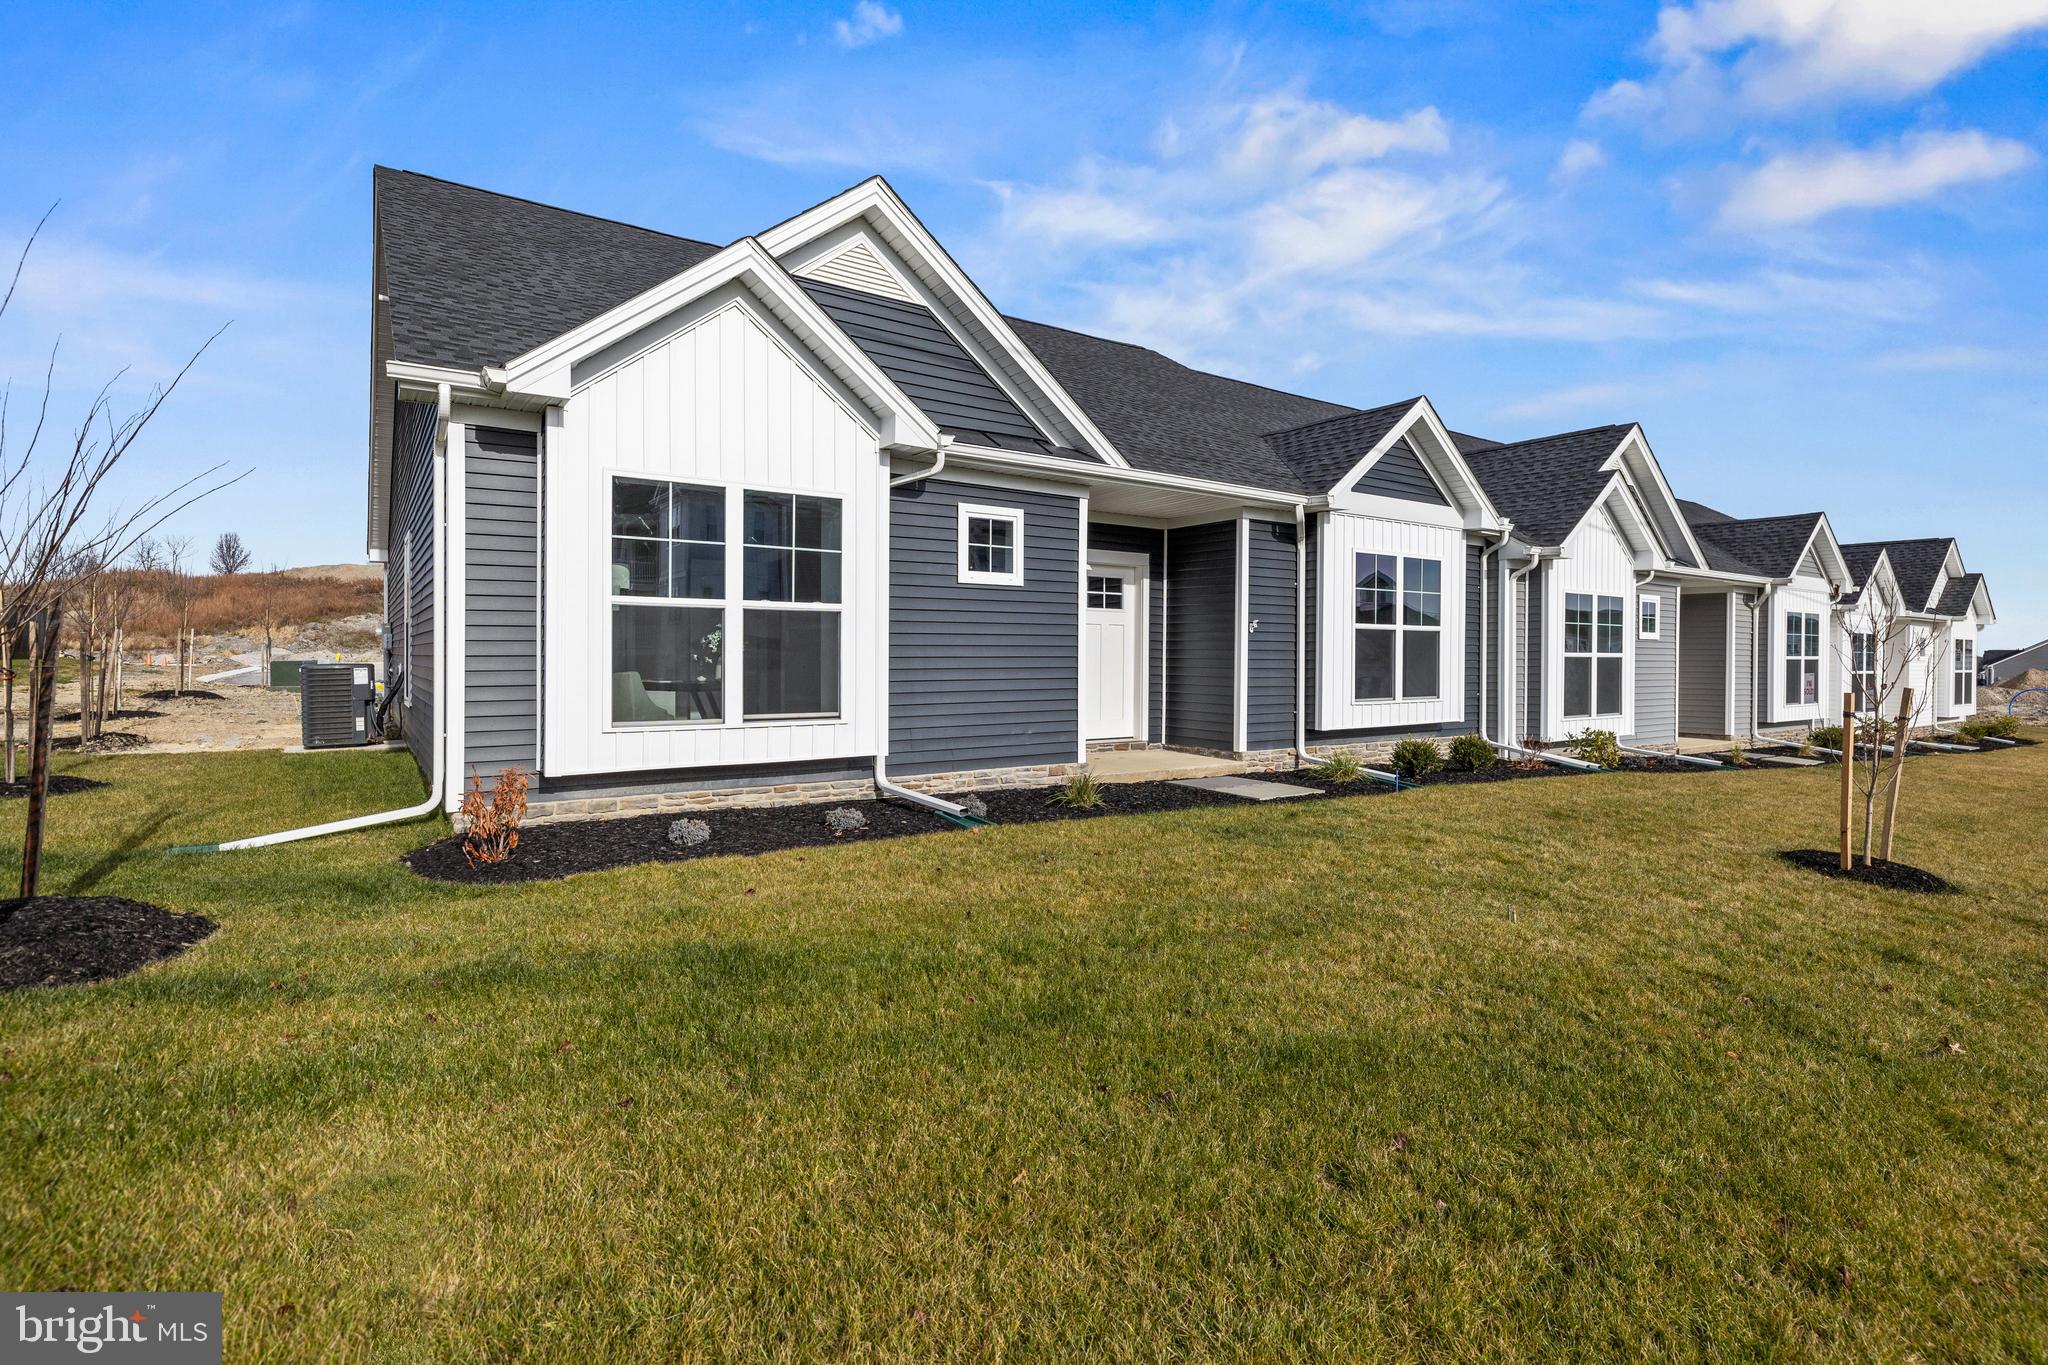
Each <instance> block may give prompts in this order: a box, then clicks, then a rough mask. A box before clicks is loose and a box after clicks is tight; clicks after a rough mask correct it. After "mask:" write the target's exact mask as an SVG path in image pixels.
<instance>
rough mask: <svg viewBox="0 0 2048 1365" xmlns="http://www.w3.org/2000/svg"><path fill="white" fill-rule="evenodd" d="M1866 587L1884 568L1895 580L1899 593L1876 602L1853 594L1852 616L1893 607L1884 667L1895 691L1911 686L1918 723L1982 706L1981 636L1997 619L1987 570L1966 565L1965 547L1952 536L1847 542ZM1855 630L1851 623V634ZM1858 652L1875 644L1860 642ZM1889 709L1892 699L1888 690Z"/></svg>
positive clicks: (1868, 624)
mask: <svg viewBox="0 0 2048 1365" xmlns="http://www.w3.org/2000/svg"><path fill="white" fill-rule="evenodd" d="M1842 549H1843V552H1844V554H1845V555H1846V556H1847V558H1848V559H1849V562H1850V564H1851V566H1852V569H1854V570H1855V572H1856V575H1857V580H1856V584H1855V586H1856V588H1857V589H1858V590H1859V592H1860V591H1861V590H1863V589H1864V588H1865V585H1866V584H1867V583H1868V582H1869V581H1870V579H1871V577H1872V576H1874V575H1876V574H1877V573H1878V572H1879V571H1880V570H1881V571H1882V572H1883V574H1884V575H1885V576H1886V577H1888V578H1889V580H1890V581H1891V583H1892V584H1894V585H1895V591H1896V594H1897V596H1896V599H1895V601H1894V600H1893V599H1887V601H1886V603H1885V609H1883V610H1881V609H1879V608H1878V607H1877V606H1876V605H1875V604H1873V603H1871V602H1865V601H1863V600H1862V599H1861V598H1860V597H1858V598H1856V599H1852V600H1851V602H1850V603H1849V608H1848V609H1849V611H1850V614H1851V616H1852V617H1854V618H1855V619H1857V620H1860V621H1862V622H1863V623H1864V627H1865V633H1866V634H1867V633H1868V632H1869V631H1870V630H1871V628H1872V624H1873V622H1874V623H1875V624H1878V625H1881V624H1882V621H1883V619H1884V615H1885V614H1886V611H1887V610H1888V611H1889V612H1890V614H1891V615H1892V617H1893V620H1894V622H1895V625H1894V630H1893V635H1894V637H1895V643H1894V644H1893V645H1892V646H1891V648H1892V649H1893V650H1895V651H1896V654H1885V655H1884V656H1883V660H1882V661H1883V662H1884V664H1885V668H1884V672H1885V674H1886V676H1887V677H1888V678H1889V679H1891V691H1892V693H1893V694H1896V692H1897V690H1898V689H1900V688H1905V687H1911V688H1912V689H1913V695H1914V698H1915V702H1914V708H1913V713H1914V721H1915V724H1916V725H1919V726H1923V727H1924V726H1931V725H1940V724H1945V723H1947V722H1950V721H1955V720H1960V719H1962V718H1964V717H1965V716H1968V715H1970V714H1971V713H1972V712H1974V711H1975V710H1976V709H1977V637H1978V636H1979V635H1980V634H1981V633H1982V632H1983V630H1984V627H1985V626H1987V625H1989V624H1991V623H1992V622H1993V621H1996V620H1997V619H1998V617H1997V613H1996V611H1995V610H1994V609H1993V608H1992V605H1991V593H1990V590H1989V588H1988V587H1986V585H1985V582H1984V576H1983V575H1982V574H1977V573H1970V572H1968V571H1967V570H1966V569H1965V568H1964V566H1963V557H1962V551H1961V549H1960V548H1959V547H1958V546H1957V544H1956V542H1955V540H1954V539H1953V538H1952V537H1947V536H1937V537H1932V538H1928V539H1921V540H1884V541H1863V542H1858V543H1856V544H1852V545H1845V546H1843V547H1842ZM1853 633H1854V632H1853V631H1852V634H1853ZM1857 648H1858V650H1859V651H1862V653H1861V654H1859V657H1863V656H1864V655H1866V654H1868V653H1869V651H1871V650H1872V649H1874V648H1876V646H1874V645H1873V644H1870V643H1861V644H1858V645H1857ZM1885 701H1886V709H1887V710H1889V709H1890V708H1891V707H1892V706H1893V705H1895V700H1894V696H1887V697H1886V699H1885Z"/></svg>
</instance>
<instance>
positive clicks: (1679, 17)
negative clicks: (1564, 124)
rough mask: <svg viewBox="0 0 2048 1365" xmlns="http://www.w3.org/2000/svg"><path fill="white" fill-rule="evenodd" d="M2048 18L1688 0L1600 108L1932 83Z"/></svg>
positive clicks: (1861, 0)
mask: <svg viewBox="0 0 2048 1365" xmlns="http://www.w3.org/2000/svg"><path fill="white" fill-rule="evenodd" d="M2044 27H2048V0H1953V2H1951V3H1939V2H1938V0H1693V2H1692V3H1677V4H1667V5H1665V6H1664V7H1663V8H1662V9H1660V10H1659V11H1658V14H1657V29H1656V34H1655V36H1654V37H1653V38H1652V39H1651V41H1650V43H1649V55H1650V56H1651V58H1652V60H1653V61H1654V62H1655V64H1656V70H1655V71H1654V72H1653V73H1652V74H1651V75H1649V76H1647V77H1645V78H1643V79H1641V80H1623V81H1618V82H1616V83H1615V84H1613V85H1612V86H1609V87H1608V88H1607V89H1606V90H1604V91H1602V92H1601V93H1600V94H1598V95H1596V96H1595V97H1594V99H1593V100H1592V101H1591V103H1590V104H1589V105H1588V112H1589V113H1592V114H1595V115H1615V116H1623V117H1629V118H1654V119H1663V120H1667V121H1669V122H1671V123H1673V124H1674V125H1676V126H1679V127H1685V126H1690V125H1697V124H1699V123H1700V122H1701V121H1702V120H1704V119H1706V118H1708V117H1710V116H1712V114H1713V113H1714V111H1716V110H1718V109H1721V108H1724V107H1726V106H1727V105H1728V104H1730V103H1731V102H1732V103H1735V104H1739V105H1744V106H1748V107H1751V108H1759V109H1772V110H1784V109H1791V108H1795V107H1798V106H1802V105H1809V104H1814V103H1817V102H1822V101H1827V100H1831V99H1841V98H1850V97H1860V98H1880V99H1898V98H1903V97H1908V96H1913V95H1918V94H1921V93H1924V92H1925V91H1928V90H1931V89H1933V88H1934V87H1936V86H1937V85H1940V84H1941V83H1942V82H1943V81H1945V80H1947V79H1948V78H1949V77H1951V76H1953V75H1955V74H1956V73H1957V72H1959V71H1963V70H1966V69H1967V68H1969V67H1971V66H1974V65H1976V64H1977V63H1978V62H1980V61H1982V60H1984V58H1985V57H1987V56H1989V55H1990V54H1991V53H1993V52H1995V51H1997V50H1998V49H2000V48H2002V47H2004V46H2006V45H2008V44H2010V43H2012V42H2014V41H2015V40H2017V39H2019V38H2021V37H2023V36H2024V35H2026V34H2028V33H2030V32H2033V31H2036V30H2039V29H2042V28H2044Z"/></svg>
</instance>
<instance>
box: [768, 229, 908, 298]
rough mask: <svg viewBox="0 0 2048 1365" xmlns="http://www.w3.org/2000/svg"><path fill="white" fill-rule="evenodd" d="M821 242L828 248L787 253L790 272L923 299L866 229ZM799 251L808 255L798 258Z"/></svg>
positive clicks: (885, 295)
mask: <svg viewBox="0 0 2048 1365" xmlns="http://www.w3.org/2000/svg"><path fill="white" fill-rule="evenodd" d="M817 245H820V246H822V247H823V248H824V249H823V250H820V251H818V252H816V253H815V254H810V253H797V254H792V255H789V256H785V257H783V258H782V264H783V265H784V267H786V268H787V269H788V271H789V273H790V274H792V275H795V276H797V277H799V278H801V279H807V280H822V281H823V282H824V283H826V284H836V285H839V286H840V287H841V288H844V289H858V290H861V291H862V292H863V293H868V294H877V295H880V296H881V297H882V298H885V299H895V300H896V301H897V302H899V303H921V302H923V300H921V299H919V298H918V296H917V295H916V294H914V293H912V292H911V289H910V285H909V284H908V283H907V282H905V280H904V279H903V277H902V276H901V275H899V274H898V273H897V272H896V271H895V269H894V268H893V267H891V266H890V264H889V259H888V256H887V255H886V254H885V253H883V252H880V251H877V250H875V246H874V243H873V242H872V241H871V240H869V238H868V235H867V234H866V233H865V232H861V231H858V230H855V231H853V232H851V233H849V234H847V236H846V238H845V239H844V240H842V241H839V242H837V243H836V244H834V243H832V242H830V241H829V240H827V241H825V242H821V243H818V244H817ZM799 255H802V256H803V257H804V259H801V260H800V259H798V256H799Z"/></svg>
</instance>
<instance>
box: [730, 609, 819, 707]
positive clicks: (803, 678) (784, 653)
mask: <svg viewBox="0 0 2048 1365" xmlns="http://www.w3.org/2000/svg"><path fill="white" fill-rule="evenodd" d="M746 631H747V639H746V645H747V648H746V690H745V693H744V696H745V708H746V709H745V713H744V714H745V718H746V719H748V720H759V719H762V718H764V717H769V716H831V715H837V714H838V713H839V613H838V612H836V611H763V610H761V609H760V608H758V607H749V608H748V609H747V612H746Z"/></svg>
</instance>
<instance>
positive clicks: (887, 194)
mask: <svg viewBox="0 0 2048 1365" xmlns="http://www.w3.org/2000/svg"><path fill="white" fill-rule="evenodd" d="M877 215H879V216H880V217H881V218H882V219H883V220H885V221H886V222H888V223H889V224H890V225H891V226H893V227H895V228H896V229H897V231H899V232H901V233H902V234H903V235H904V236H905V237H906V238H908V239H909V244H910V245H911V246H912V247H914V248H915V249H916V250H917V252H918V254H919V255H921V256H923V257H924V264H925V265H926V266H927V267H928V268H930V269H931V270H932V272H933V273H934V274H936V275H937V276H939V278H940V279H941V281H942V282H943V283H945V285H946V286H947V287H948V288H949V289H950V290H951V291H952V293H953V295H954V296H955V297H956V298H957V299H959V301H960V302H961V304H962V305H964V307H965V309H966V311H967V312H968V314H969V315H970V316H971V318H972V320H973V321H974V323H975V324H976V325H977V326H979V327H980V328H981V329H982V330H983V331H985V332H986V333H988V335H989V336H990V337H991V338H993V339H994V341H995V342H996V344H997V345H998V346H999V347H1001V349H1002V350H1003V351H1004V352H1006V353H1007V358H1008V359H1009V360H1010V362H1011V363H1012V364H1014V365H1015V366H1016V367H1017V368H1018V369H1019V370H1020V371H1022V372H1023V374H1024V375H1025V377H1026V378H1027V379H1029V380H1030V382H1031V383H1032V384H1033V385H1034V386H1035V387H1037V388H1038V390H1039V391H1040V393H1041V394H1042V395H1043V397H1044V400H1045V401H1046V402H1047V403H1048V404H1049V405H1050V406H1051V407H1052V409H1053V410H1054V412H1055V413H1056V414H1057V415H1058V417H1059V418H1060V420H1061V421H1063V422H1065V423H1066V424H1067V426H1068V427H1069V429H1070V430H1072V431H1074V432H1077V433H1079V435H1080V436H1081V438H1082V440H1083V441H1084V442H1086V443H1087V445H1088V446H1089V448H1090V450H1091V452H1092V453H1093V454H1096V455H1098V456H1100V457H1101V458H1102V459H1104V460H1105V461H1107V462H1108V463H1110V464H1111V465H1114V466H1116V467H1117V468H1121V469H1128V468H1130V461H1129V460H1127V459H1125V458H1124V455H1123V453H1122V452H1121V451H1119V450H1118V449H1117V448H1116V443H1115V442H1114V441H1112V440H1110V439H1109V437H1108V435H1107V434H1105V433H1104V432H1103V430H1102V429H1101V428H1100V427H1098V426H1096V425H1095V422H1094V420H1093V419H1092V418H1090V417H1089V416H1088V413H1087V410H1086V409H1084V408H1083V407H1082V406H1081V404H1080V403H1079V402H1077V401H1076V400H1075V398H1074V396H1073V395H1072V394H1070V393H1068V392H1067V391H1066V389H1065V388H1064V387H1062V386H1061V384H1060V382H1059V381H1058V380H1057V379H1055V378H1054V377H1053V375H1052V371H1050V370H1048V369H1047V368H1046V367H1045V363H1044V362H1043V361H1041V360H1040V359H1039V358H1038V355H1037V353H1036V352H1034V351H1033V350H1032V349H1031V348H1030V347H1029V346H1027V345H1026V344H1025V343H1024V339H1023V338H1022V337H1020V336H1018V335H1017V333H1016V330H1015V329H1014V328H1012V327H1011V326H1010V323H1009V319H1007V318H1005V317H1004V316H1003V314H1002V312H1001V310H1000V309H998V308H997V307H996V306H995V305H994V304H993V303H991V302H990V301H989V299H988V296H987V295H986V294H984V293H982V292H981V286H980V285H978V284H976V283H975V282H974V279H973V277H972V276H970V275H969V274H968V273H967V272H966V271H965V270H963V269H961V268H960V263H959V262H958V261H956V260H954V259H953V256H952V253H950V252H949V251H947V250H946V248H945V246H944V244H942V243H941V242H940V241H939V239H938V238H937V237H935V236H933V235H932V233H931V230H930V229H928V228H926V227H925V225H924V223H923V221H922V220H920V219H919V218H918V216H917V214H916V213H914V212H913V211H912V210H911V208H910V206H909V205H908V204H906V203H904V202H903V199H902V197H901V196H899V195H898V194H897V193H896V190H895V188H894V187H893V186H891V185H890V184H889V182H888V181H887V180H884V179H883V178H882V177H881V176H879V175H871V176H869V177H868V178H867V179H866V180H863V181H861V182H860V183H859V184H858V185H855V186H853V187H852V188H851V189H847V190H843V191H841V192H840V193H838V194H836V195H834V196H832V197H831V198H830V199H827V200H825V201H824V202H823V203H820V204H815V205H813V206H812V207H810V208H808V209H805V210H804V211H803V212H802V213H799V214H796V215H794V216H793V217H789V218H785V219H783V220H782V221H781V222H780V223H777V224H775V225H774V226H773V227H770V228H768V229H766V230H765V231H763V232H760V233H758V234H756V239H757V240H758V241H759V242H760V243H761V245H762V248H763V249H764V250H766V251H767V252H768V253H769V254H770V255H773V256H780V255H782V254H783V253H784V252H785V251H789V250H792V249H794V248H795V247H796V246H798V245H800V244H801V243H803V242H805V241H808V240H810V239H811V238H813V237H816V236H818V235H820V234H822V233H825V232H829V231H831V230H832V229H834V228H836V227H839V226H841V225H842V224H845V223H848V222H851V221H853V220H854V219H856V218H869V217H874V216H877ZM892 245H893V244H892ZM914 264H915V263H914V262H913V265H914ZM1055 444H1057V442H1056V443H1055Z"/></svg>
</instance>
